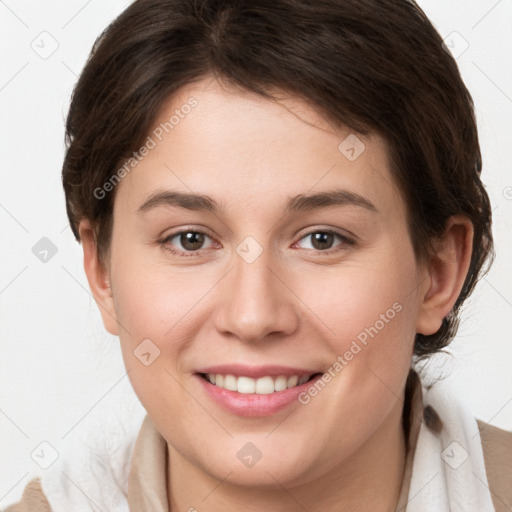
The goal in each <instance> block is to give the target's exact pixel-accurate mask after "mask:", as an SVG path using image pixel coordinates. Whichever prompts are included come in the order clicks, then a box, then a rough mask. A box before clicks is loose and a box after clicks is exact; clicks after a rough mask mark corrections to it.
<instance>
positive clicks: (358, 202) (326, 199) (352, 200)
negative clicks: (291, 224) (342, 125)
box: [137, 189, 378, 215]
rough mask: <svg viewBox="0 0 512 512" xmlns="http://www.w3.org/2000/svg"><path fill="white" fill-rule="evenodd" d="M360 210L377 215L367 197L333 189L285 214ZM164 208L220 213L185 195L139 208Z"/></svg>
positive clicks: (208, 201)
mask: <svg viewBox="0 0 512 512" xmlns="http://www.w3.org/2000/svg"><path fill="white" fill-rule="evenodd" d="M345 205H352V206H359V207H361V208H365V209H366V210H369V211H371V212H378V210H377V208H376V207H375V205H374V204H373V203H372V202H371V201H370V200H369V199H368V198H366V197H364V196H362V195H360V194H357V193H355V192H350V191H348V190H344V189H334V190H330V191H325V192H318V193H316V194H309V195H308V194H299V195H297V196H295V197H292V198H291V199H289V201H288V203H287V204H286V207H285V210H284V213H285V215H286V214H289V213H293V212H302V211H311V210H317V209H320V208H326V207H328V206H345ZM161 206H177V207H180V208H185V209H187V210H192V211H205V212H211V213H214V214H217V213H220V211H221V208H220V206H219V204H218V203H217V202H216V201H215V200H214V199H212V198H211V197H209V196H206V195H199V194H189V193H183V192H173V191H163V192H156V193H155V194H152V195H150V196H149V197H148V198H147V199H146V200H145V201H144V203H142V205H141V206H140V207H139V209H138V211H137V212H138V213H139V214H143V213H146V212H148V211H150V210H153V209H155V208H158V207H161Z"/></svg>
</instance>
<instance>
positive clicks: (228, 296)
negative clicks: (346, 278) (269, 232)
mask: <svg viewBox="0 0 512 512" xmlns="http://www.w3.org/2000/svg"><path fill="white" fill-rule="evenodd" d="M233 260H234V261H233V266H234V268H232V270H231V272H229V273H228V275H227V276H226V278H225V279H223V280H222V282H221V283H219V284H220V289H219V293H220V297H218V301H219V302H218V306H217V308H216V311H215V314H214V324H215V327H216V329H217V330H218V332H220V333H221V334H223V335H231V336H236V337H237V338H239V339H240V340H242V341H245V342H257V341H260V340H265V339H268V338H273V339H274V338H278V337H283V336H286V335H290V334H293V333H294V332H295V331H296V330H297V328H298V326H299V320H300V318H299V310H298V304H297V302H298V301H297V299H296V297H295V295H294V294H293V291H292V289H291V286H293V285H292V283H291V282H290V278H289V275H286V274H287V273H286V272H283V271H282V270H281V271H280V270H279V267H278V266H276V265H275V264H274V265H272V261H270V258H269V257H268V251H263V253H262V254H261V255H260V256H259V257H258V258H257V259H256V260H255V261H253V262H250V263H249V262H247V261H245V260H244V259H243V258H242V257H240V256H239V255H238V254H234V256H233ZM294 299H295V300H294Z"/></svg>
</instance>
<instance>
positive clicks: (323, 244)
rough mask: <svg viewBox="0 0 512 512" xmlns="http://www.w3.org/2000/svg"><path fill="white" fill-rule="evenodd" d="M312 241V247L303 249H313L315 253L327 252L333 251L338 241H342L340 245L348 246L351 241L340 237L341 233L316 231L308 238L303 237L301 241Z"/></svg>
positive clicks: (308, 235) (309, 234) (307, 236)
mask: <svg viewBox="0 0 512 512" xmlns="http://www.w3.org/2000/svg"><path fill="white" fill-rule="evenodd" d="M308 238H309V239H310V240H311V242H310V244H309V245H310V247H303V249H312V250H315V251H325V250H329V249H332V247H333V243H334V241H335V240H336V238H337V239H338V240H341V242H342V243H341V244H338V245H344V244H345V245H346V244H349V243H350V241H349V240H348V238H346V237H344V236H343V235H340V234H339V233H334V232H332V231H314V232H312V233H308V234H307V235H306V236H304V237H302V238H301V240H307V239H308Z"/></svg>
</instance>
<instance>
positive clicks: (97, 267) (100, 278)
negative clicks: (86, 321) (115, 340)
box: [78, 220, 119, 335]
mask: <svg viewBox="0 0 512 512" xmlns="http://www.w3.org/2000/svg"><path fill="white" fill-rule="evenodd" d="M78 232H79V234H80V240H81V241H82V248H83V251H84V269H85V274H86V275H87V280H88V281H89V287H90V288H91V292H92V295H93V297H94V300H95V301H96V304H97V305H98V308H99V310H100V313H101V318H102V320H103V325H104V326H105V329H106V330H107V331H108V332H109V333H110V334H114V335H118V334H119V329H118V324H117V315H116V310H115V307H114V297H113V295H112V288H111V284H110V277H109V272H108V269H107V268H106V266H105V264H104V263H103V262H101V261H100V259H99V257H98V248H97V245H96V235H95V233H94V230H93V228H92V226H91V223H90V222H89V221H88V220H82V221H80V224H79V226H78Z"/></svg>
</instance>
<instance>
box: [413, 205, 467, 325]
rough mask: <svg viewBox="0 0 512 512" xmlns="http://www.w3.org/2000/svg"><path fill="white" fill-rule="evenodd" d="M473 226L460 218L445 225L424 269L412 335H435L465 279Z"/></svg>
mask: <svg viewBox="0 0 512 512" xmlns="http://www.w3.org/2000/svg"><path fill="white" fill-rule="evenodd" d="M473 232H474V230H473V224H472V223H471V221H470V220H469V219H468V218H467V217H465V216H462V215H454V216H452V217H450V219H449V220H448V222H447V225H446V229H445V232H444V235H443V237H442V239H440V240H439V241H438V242H436V244H435V251H434V254H433V255H432V256H431V258H430V264H429V267H428V279H427V282H428V286H427V287H426V289H425V292H424V294H423V297H422V303H421V305H420V310H419V314H418V319H417V325H416V332H417V333H420V334H423V335H430V334H434V333H436V332H437V331H438V330H439V329H440V327H441V325H442V322H443V319H444V318H445V317H446V316H447V315H448V314H449V313H450V311H451V310H452V308H453V306H454V305H455V302H456V301H457V298H458V296H459V294H460V292H461V290H462V287H463V285H464V281H465V279H466V276H467V273H468V270H469V265H470V263H471V254H472V248H473Z"/></svg>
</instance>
